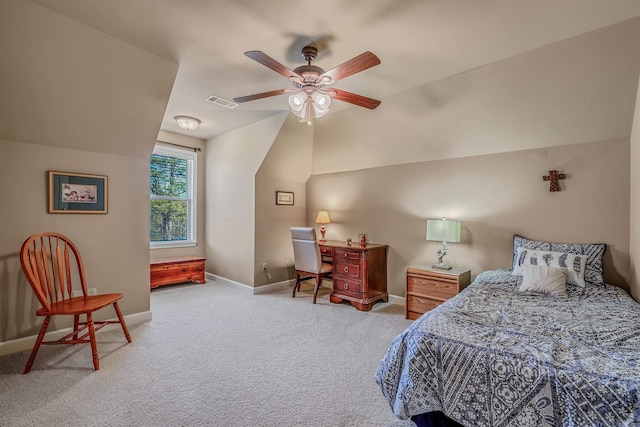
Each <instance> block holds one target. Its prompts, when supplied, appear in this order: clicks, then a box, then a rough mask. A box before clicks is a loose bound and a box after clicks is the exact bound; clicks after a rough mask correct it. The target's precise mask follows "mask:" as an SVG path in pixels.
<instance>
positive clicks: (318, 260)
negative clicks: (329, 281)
mask: <svg viewBox="0 0 640 427" xmlns="http://www.w3.org/2000/svg"><path fill="white" fill-rule="evenodd" d="M291 239H292V241H293V258H294V261H295V266H296V283H295V284H294V285H293V297H294V298H295V297H296V289H297V290H298V291H299V290H300V282H302V281H303V280H307V279H310V278H312V277H314V278H315V279H316V287H315V289H314V290H313V303H314V304H315V303H316V298H317V297H318V289H320V284H321V283H322V279H325V278H329V277H331V274H332V273H333V265H331V264H327V263H324V262H322V256H321V255H320V246H319V245H318V241H317V240H316V230H315V229H314V228H313V227H291ZM303 276H304V277H303Z"/></svg>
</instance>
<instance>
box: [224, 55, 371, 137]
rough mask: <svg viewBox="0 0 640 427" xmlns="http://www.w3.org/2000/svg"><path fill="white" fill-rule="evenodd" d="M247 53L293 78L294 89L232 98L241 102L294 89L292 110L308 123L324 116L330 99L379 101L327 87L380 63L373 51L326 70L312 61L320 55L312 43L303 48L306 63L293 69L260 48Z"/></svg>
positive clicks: (363, 104) (365, 104) (360, 102)
mask: <svg viewBox="0 0 640 427" xmlns="http://www.w3.org/2000/svg"><path fill="white" fill-rule="evenodd" d="M245 56H247V57H249V58H251V59H253V60H254V61H257V62H259V63H261V64H262V65H264V66H265V67H268V68H270V69H272V70H273V71H275V72H277V73H279V74H281V75H283V76H284V77H286V78H287V79H289V80H291V83H293V86H294V89H278V90H272V91H269V92H263V93H257V94H255V95H248V96H242V97H238V98H233V100H234V101H235V102H238V103H242V102H247V101H254V100H256V99H262V98H267V97H270V96H276V95H282V94H284V93H292V92H293V94H292V95H291V96H290V97H289V107H290V108H291V112H292V113H293V114H294V115H295V116H296V117H298V118H299V119H300V122H302V123H305V122H306V123H307V124H308V125H309V126H311V125H312V124H313V119H314V117H315V118H319V117H322V116H324V115H326V114H327V113H328V112H329V107H330V106H331V99H332V98H333V99H337V100H339V101H343V102H348V103H350V104H354V105H357V106H359V107H364V108H368V109H370V110H373V109H374V108H376V107H377V106H378V105H380V101H378V100H377V99H372V98H367V97H366V96H362V95H358V94H355V93H351V92H347V91H344V90H340V89H327V88H326V87H327V86H328V85H330V84H333V83H335V82H337V81H338V80H342V79H344V78H346V77H349V76H351V75H353V74H355V73H359V72H360V71H364V70H366V69H367V68H371V67H373V66H376V65H378V64H380V59H379V58H378V57H377V56H376V55H374V54H373V53H371V52H368V51H367V52H364V53H361V54H360V55H358V56H356V57H354V58H351V59H350V60H348V61H347V62H344V63H343V64H340V65H338V66H337V67H335V68H332V69H331V70H329V71H326V72H325V71H324V70H323V69H322V68H320V67H317V66H315V65H311V61H312V60H314V59H316V57H317V56H318V49H317V48H316V47H315V46H313V45H308V46H305V47H304V48H302V57H303V58H304V60H305V61H307V64H306V65H301V66H299V67H297V68H296V69H295V70H290V69H289V68H288V67H286V66H285V65H282V64H281V63H279V62H278V61H276V60H275V59H273V58H271V57H270V56H268V55H266V54H265V53H263V52H260V51H258V50H252V51H249V52H245Z"/></svg>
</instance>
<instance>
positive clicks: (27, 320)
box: [0, 140, 149, 353]
mask: <svg viewBox="0 0 640 427" xmlns="http://www.w3.org/2000/svg"><path fill="white" fill-rule="evenodd" d="M0 158H1V159H3V160H6V161H3V164H2V167H1V168H0V182H3V183H9V182H10V183H12V184H11V185H6V184H5V185H1V186H0V200H4V201H5V202H3V203H0V217H1V218H2V221H0V236H2V238H0V260H1V262H0V343H1V342H2V341H9V340H14V339H17V338H20V337H25V336H30V335H33V334H37V331H38V329H39V326H40V324H41V322H42V318H36V316H35V312H36V309H37V308H38V307H39V306H38V303H37V300H36V298H35V295H34V294H33V292H32V290H31V288H30V287H29V284H28V283H27V282H26V279H25V277H24V275H23V274H22V271H21V270H20V261H19V258H18V251H19V250H20V245H21V244H22V242H23V241H24V240H25V239H26V238H27V237H28V236H29V235H31V234H34V233H40V232H44V231H56V232H59V233H62V234H65V235H67V236H68V237H70V238H71V239H72V240H73V241H74V243H76V245H77V246H78V248H79V249H80V252H81V255H82V257H83V261H84V264H85V270H86V274H87V280H88V287H90V288H97V290H98V292H100V293H109V292H122V293H124V294H125V297H124V298H123V299H122V301H121V302H120V307H121V309H122V311H123V313H124V314H125V315H129V314H133V313H143V312H147V311H149V243H148V241H149V238H148V228H149V214H148V211H149V202H148V193H149V189H148V187H149V186H148V180H149V167H148V164H149V162H148V160H147V159H144V158H135V157H128V156H117V155H113V154H100V153H93V152H86V151H81V150H73V149H66V148H58V147H49V146H43V145H36V144H25V143H22V142H14V141H6V140H0ZM48 170H58V171H69V172H79V173H82V172H85V173H92V174H98V175H106V176H107V177H108V186H109V195H108V196H109V197H108V213H107V214H49V213H47V171H48ZM145 195H146V197H145ZM7 201H12V202H11V203H7ZM105 316H107V317H113V316H114V313H113V311H109V310H104V312H103V313H102V312H101V313H100V316H99V317H100V318H104V317H105ZM63 319H64V318H62V319H55V320H54V322H53V324H52V325H51V326H49V330H50V331H54V330H56V329H59V328H60V327H61V326H68V325H69V323H68V320H70V319H66V320H67V322H61V320H63ZM0 353H1V352H0Z"/></svg>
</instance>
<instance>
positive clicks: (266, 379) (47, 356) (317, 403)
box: [0, 282, 413, 427]
mask: <svg viewBox="0 0 640 427" xmlns="http://www.w3.org/2000/svg"><path fill="white" fill-rule="evenodd" d="M290 289H291V288H284V289H282V290H281V291H278V292H274V293H269V294H261V295H251V294H249V293H248V292H247V291H245V290H243V289H240V288H237V287H234V286H232V285H227V284H222V283H216V282H208V283H207V284H205V285H198V284H189V285H179V286H171V287H166V288H159V289H157V290H154V291H153V292H152V295H151V306H152V307H151V308H152V311H153V320H151V321H149V322H146V323H144V324H140V325H136V326H132V327H130V328H129V329H130V332H131V335H132V338H133V342H132V343H131V344H128V345H127V344H126V341H125V339H124V336H123V334H122V331H121V330H117V329H110V330H107V329H104V330H102V331H100V332H98V341H99V342H98V352H99V353H100V358H101V360H100V370H99V371H93V366H92V363H91V351H90V347H89V346H88V345H76V346H43V347H42V348H41V350H40V353H39V354H38V358H37V359H36V363H35V365H34V367H33V370H32V371H31V373H29V374H28V375H22V370H23V369H24V364H25V362H26V359H27V357H28V352H21V353H16V354H12V355H7V356H3V357H0V426H3V427H6V426H11V427H13V426H35V425H46V426H271V427H276V426H278V427H279V426H393V427H405V426H412V425H413V423H411V422H410V421H401V420H398V419H396V418H395V417H394V416H393V414H392V412H391V409H390V408H389V406H388V404H387V402H386V401H385V400H384V398H383V397H382V394H381V392H380V390H379V388H378V386H377V384H376V383H375V379H374V375H375V370H376V368H377V365H378V362H379V361H380V359H381V358H382V356H383V355H384V352H385V351H386V349H387V347H388V345H389V343H390V342H391V340H392V339H393V337H395V336H396V335H398V334H399V333H401V332H402V331H403V330H404V329H405V328H406V327H407V326H408V325H409V324H410V321H408V320H405V319H404V310H403V308H402V307H401V306H397V305H392V304H389V303H379V304H376V305H375V306H374V309H373V310H372V311H370V312H367V313H365V312H359V311H357V310H355V309H354V308H353V307H351V306H350V305H349V304H347V303H343V304H331V303H330V302H329V298H328V290H325V289H322V290H321V293H320V295H319V298H318V304H316V305H313V304H311V298H312V292H311V291H312V286H311V284H304V285H303V289H302V291H303V292H302V293H301V294H299V295H297V296H296V298H291V294H290ZM125 298H126V295H125Z"/></svg>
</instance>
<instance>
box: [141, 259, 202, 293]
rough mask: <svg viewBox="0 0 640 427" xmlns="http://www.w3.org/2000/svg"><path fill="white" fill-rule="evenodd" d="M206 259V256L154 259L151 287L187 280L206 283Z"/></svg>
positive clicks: (152, 262)
mask: <svg viewBox="0 0 640 427" xmlns="http://www.w3.org/2000/svg"><path fill="white" fill-rule="evenodd" d="M205 260H206V258H203V257H197V256H183V257H175V258H157V259H152V260H151V265H150V267H151V268H150V270H151V281H150V284H151V289H153V288H157V287H158V286H164V285H175V284H177V283H185V282H198V283H205V282H206V281H205V279H204V261H205Z"/></svg>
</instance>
